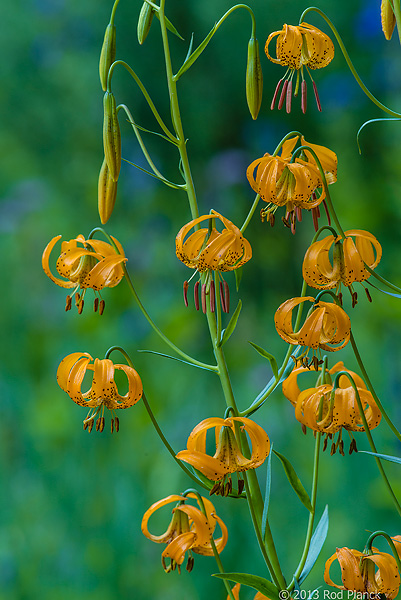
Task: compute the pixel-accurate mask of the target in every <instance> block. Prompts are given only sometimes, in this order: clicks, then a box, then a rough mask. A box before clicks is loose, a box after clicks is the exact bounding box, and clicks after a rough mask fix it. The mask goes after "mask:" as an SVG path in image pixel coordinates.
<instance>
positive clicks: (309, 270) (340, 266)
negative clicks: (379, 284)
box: [302, 229, 382, 298]
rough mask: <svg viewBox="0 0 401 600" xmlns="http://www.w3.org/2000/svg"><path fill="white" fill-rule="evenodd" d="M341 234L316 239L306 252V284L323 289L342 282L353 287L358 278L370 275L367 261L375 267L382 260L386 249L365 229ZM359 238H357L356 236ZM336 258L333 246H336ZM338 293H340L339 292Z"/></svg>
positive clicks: (339, 284)
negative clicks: (383, 251)
mask: <svg viewBox="0 0 401 600" xmlns="http://www.w3.org/2000/svg"><path fill="white" fill-rule="evenodd" d="M345 236H346V237H345V239H344V240H343V238H342V237H341V236H337V237H334V235H329V236H327V237H325V238H323V239H321V240H318V241H316V242H314V243H313V244H312V245H311V246H310V247H309V248H308V250H307V251H306V254H305V258H304V262H303V265H302V274H303V278H304V279H305V281H306V283H307V284H308V285H309V286H311V287H313V288H316V289H319V290H329V289H332V288H336V290H339V289H340V286H341V284H342V283H343V284H344V285H345V286H347V287H348V288H350V291H351V293H352V294H353V298H354V296H355V293H356V292H353V290H352V289H351V286H352V284H353V283H354V282H355V281H358V282H362V281H365V280H366V279H368V278H369V277H370V275H371V274H370V273H369V271H367V270H366V268H365V264H366V265H367V266H368V267H369V268H370V269H374V268H375V267H377V265H378V264H379V262H380V259H381V256H382V248H381V245H380V244H379V242H378V241H377V239H376V238H375V236H374V235H372V234H371V233H369V232H368V231H362V230H361V229H350V230H349V231H346V232H345ZM353 238H355V241H354V239H353ZM333 244H334V248H333V258H332V259H331V258H330V249H331V248H332V247H333ZM336 293H337V292H336Z"/></svg>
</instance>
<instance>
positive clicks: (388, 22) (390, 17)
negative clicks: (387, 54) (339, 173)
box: [381, 0, 397, 40]
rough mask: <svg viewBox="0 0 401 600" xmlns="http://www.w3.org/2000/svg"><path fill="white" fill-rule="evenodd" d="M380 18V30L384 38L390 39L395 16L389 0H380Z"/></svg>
mask: <svg viewBox="0 0 401 600" xmlns="http://www.w3.org/2000/svg"><path fill="white" fill-rule="evenodd" d="M381 19H382V30H383V33H384V37H385V38H386V40H391V36H392V35H393V31H394V28H395V25H396V22H397V21H396V18H395V14H394V11H393V8H392V6H391V2H390V1H389V0H382V3H381Z"/></svg>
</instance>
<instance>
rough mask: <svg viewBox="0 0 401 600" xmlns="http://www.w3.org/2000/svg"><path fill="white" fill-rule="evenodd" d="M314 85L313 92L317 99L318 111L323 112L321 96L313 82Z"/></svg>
mask: <svg viewBox="0 0 401 600" xmlns="http://www.w3.org/2000/svg"><path fill="white" fill-rule="evenodd" d="M312 85H313V91H314V93H315V98H316V104H317V109H318V110H319V111H320V112H322V105H321V104H320V98H319V94H318V93H317V87H316V83H315V82H314V81H312Z"/></svg>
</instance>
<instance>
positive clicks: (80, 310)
mask: <svg viewBox="0 0 401 600" xmlns="http://www.w3.org/2000/svg"><path fill="white" fill-rule="evenodd" d="M83 309H84V299H83V298H82V299H81V300H80V301H79V304H78V314H79V315H81V314H82V311H83Z"/></svg>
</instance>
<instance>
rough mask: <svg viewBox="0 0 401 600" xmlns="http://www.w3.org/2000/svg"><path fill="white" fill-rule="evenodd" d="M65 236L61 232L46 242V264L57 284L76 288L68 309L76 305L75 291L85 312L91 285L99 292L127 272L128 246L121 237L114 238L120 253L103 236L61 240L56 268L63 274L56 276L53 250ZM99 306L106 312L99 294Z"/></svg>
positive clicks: (43, 261) (80, 306)
mask: <svg viewBox="0 0 401 600" xmlns="http://www.w3.org/2000/svg"><path fill="white" fill-rule="evenodd" d="M60 238H61V235H57V236H56V237H54V238H53V239H52V240H51V241H50V242H49V243H48V244H47V246H46V248H45V250H44V252H43V256H42V267H43V270H44V272H45V273H46V275H47V276H48V277H49V278H50V279H51V280H52V281H53V282H54V283H56V284H57V285H59V286H60V287H63V288H70V289H72V288H74V289H73V291H72V293H71V295H68V296H67V303H66V307H65V309H66V310H70V308H71V305H72V295H74V293H75V303H76V305H77V307H78V312H79V313H81V312H82V310H83V307H84V295H85V291H86V289H87V288H92V290H94V292H95V294H96V293H99V296H100V290H102V289H103V288H105V287H114V286H116V285H117V284H118V283H119V282H120V281H121V279H122V278H123V276H124V271H123V269H122V266H121V264H122V263H123V262H125V261H126V260H127V259H126V258H125V255H124V250H123V248H122V246H121V244H120V242H119V241H118V240H116V239H115V238H112V239H113V241H114V243H115V244H116V246H117V248H118V251H119V254H118V253H117V252H116V250H115V249H114V248H113V246H112V245H111V244H108V243H107V242H103V241H101V240H94V239H90V240H85V238H84V236H83V235H78V236H77V237H76V238H74V239H72V240H70V241H68V242H62V243H61V254H60V256H59V257H58V259H57V262H56V269H57V272H58V274H59V275H61V277H64V279H60V277H56V276H55V275H53V273H52V272H51V270H50V265H49V259H50V254H51V252H52V250H53V248H54V246H55V245H56V243H57V242H58V241H59V239H60ZM98 307H99V312H100V314H102V312H103V309H104V300H100V304H99V298H98V297H97V296H96V298H95V304H94V309H95V311H96V310H97V309H98Z"/></svg>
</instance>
